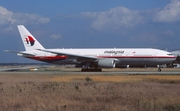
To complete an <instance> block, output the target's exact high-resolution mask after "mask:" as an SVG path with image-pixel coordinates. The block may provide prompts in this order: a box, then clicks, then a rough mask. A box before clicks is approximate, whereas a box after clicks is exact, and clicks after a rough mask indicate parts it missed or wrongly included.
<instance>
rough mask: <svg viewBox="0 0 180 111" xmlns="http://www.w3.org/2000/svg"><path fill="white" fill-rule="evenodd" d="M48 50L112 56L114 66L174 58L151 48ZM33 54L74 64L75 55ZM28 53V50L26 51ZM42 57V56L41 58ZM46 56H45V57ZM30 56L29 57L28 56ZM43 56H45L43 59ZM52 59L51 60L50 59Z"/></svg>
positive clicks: (55, 61)
mask: <svg viewBox="0 0 180 111" xmlns="http://www.w3.org/2000/svg"><path fill="white" fill-rule="evenodd" d="M46 50H48V51H53V52H60V53H65V54H74V55H81V56H88V57H96V58H98V59H102V58H113V59H117V60H118V62H116V66H118V65H119V66H121V65H137V66H138V65H144V66H146V65H150V66H151V65H162V64H166V63H169V62H171V61H173V60H175V59H176V57H175V56H173V55H171V53H169V52H167V51H164V50H159V49H152V48H103V49H100V48H99V49H98V48H97V49H46ZM32 52H33V54H35V55H36V56H35V57H36V58H38V59H36V60H40V61H44V62H51V63H55V64H76V63H78V61H76V59H77V58H76V57H68V56H64V55H63V54H62V55H57V54H53V53H49V52H43V51H39V50H36V51H32ZM28 53H30V52H28ZM53 56H54V57H55V56H59V58H56V60H54V59H48V57H53ZM42 57H43V58H42ZM46 57H47V58H46ZM28 58H30V57H28ZM44 58H46V59H45V60H44ZM31 59H34V57H32V58H31ZM51 60H52V61H51Z"/></svg>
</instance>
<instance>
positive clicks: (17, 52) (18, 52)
mask: <svg viewBox="0 0 180 111" xmlns="http://www.w3.org/2000/svg"><path fill="white" fill-rule="evenodd" d="M4 51H6V52H12V53H16V54H23V55H24V56H35V55H34V54H30V53H26V52H20V51H12V50H4Z"/></svg>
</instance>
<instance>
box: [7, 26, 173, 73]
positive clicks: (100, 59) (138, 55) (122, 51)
mask: <svg viewBox="0 0 180 111" xmlns="http://www.w3.org/2000/svg"><path fill="white" fill-rule="evenodd" d="M18 29H19V32H20V35H21V38H22V42H23V44H24V47H25V50H26V51H10V50H6V51H8V52H14V53H17V55H19V56H23V57H25V58H29V59H34V60H38V61H43V62H48V63H53V64H61V65H66V64H72V65H73V64H74V65H76V66H80V67H82V70H81V71H102V69H101V68H115V67H116V68H118V67H122V66H154V65H157V66H160V65H163V64H166V63H170V62H172V61H174V60H175V59H176V56H174V55H172V54H171V53H170V52H167V51H164V50H159V49H153V48H96V49H90V48H89V49H64V48H63V49H45V48H44V47H43V46H42V45H41V44H40V43H39V42H38V41H37V39H36V38H35V37H34V36H33V35H32V34H31V33H30V32H29V31H28V30H27V29H26V28H25V27H24V26H23V25H18ZM158 71H161V68H160V67H159V68H158Z"/></svg>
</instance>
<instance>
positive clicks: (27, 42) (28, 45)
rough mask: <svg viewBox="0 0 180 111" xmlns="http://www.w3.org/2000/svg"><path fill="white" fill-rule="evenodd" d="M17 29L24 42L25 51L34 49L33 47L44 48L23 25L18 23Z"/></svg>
mask: <svg viewBox="0 0 180 111" xmlns="http://www.w3.org/2000/svg"><path fill="white" fill-rule="evenodd" d="M18 30H19V33H20V35H21V38H22V42H23V44H24V47H25V49H26V51H30V50H35V49H44V47H43V46H42V45H41V44H40V43H39V42H38V41H37V40H36V38H35V37H34V36H33V35H32V34H31V33H30V32H29V31H28V30H27V29H26V28H25V27H24V26H23V25H18Z"/></svg>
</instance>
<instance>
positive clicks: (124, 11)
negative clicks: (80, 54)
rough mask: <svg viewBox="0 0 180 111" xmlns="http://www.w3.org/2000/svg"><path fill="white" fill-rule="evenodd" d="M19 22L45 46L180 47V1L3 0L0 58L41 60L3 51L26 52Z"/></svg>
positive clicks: (0, 4)
mask: <svg viewBox="0 0 180 111" xmlns="http://www.w3.org/2000/svg"><path fill="white" fill-rule="evenodd" d="M17 25H24V26H25V27H26V28H27V29H28V30H29V31H30V32H31V33H32V34H33V35H34V36H35V37H36V38H37V39H38V41H39V42H40V43H41V44H42V45H43V46H44V47H45V48H62V47H63V48H95V47H97V48H107V47H108V48H111V47H112V48H113V47H117V48H125V47H128V48H131V47H138V48H139V47H150V48H159V49H168V50H169V51H171V50H173V49H179V48H180V0H76V1H75V0H53V1H50V0H29V1H25V0H21V1H16V0H14V1H13V2H12V1H11V0H1V1H0V30H1V31H0V39H1V40H0V44H1V45H0V54H1V58H0V62H1V63H11V62H20V63H22V62H36V61H34V60H29V59H25V58H22V57H18V56H16V55H15V54H12V53H7V52H4V51H3V50H6V49H9V50H16V51H20V50H24V47H23V44H22V42H21V38H20V35H19V32H18V29H17Z"/></svg>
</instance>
